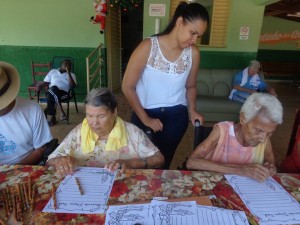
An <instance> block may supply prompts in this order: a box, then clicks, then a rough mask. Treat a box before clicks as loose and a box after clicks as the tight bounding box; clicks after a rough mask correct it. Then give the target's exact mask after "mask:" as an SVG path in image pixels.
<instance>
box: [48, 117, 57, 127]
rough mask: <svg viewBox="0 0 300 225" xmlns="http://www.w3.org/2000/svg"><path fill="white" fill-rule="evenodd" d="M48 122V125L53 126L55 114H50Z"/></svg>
mask: <svg viewBox="0 0 300 225" xmlns="http://www.w3.org/2000/svg"><path fill="white" fill-rule="evenodd" d="M48 124H49V126H50V127H52V126H54V125H55V124H56V118H55V116H52V117H51V119H50V120H48Z"/></svg>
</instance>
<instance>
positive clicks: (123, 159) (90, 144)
mask: <svg viewBox="0 0 300 225" xmlns="http://www.w3.org/2000/svg"><path fill="white" fill-rule="evenodd" d="M84 103H85V111H86V118H85V119H84V120H83V122H82V123H81V124H79V125H78V126H77V127H75V128H74V129H73V130H72V131H71V132H70V134H69V135H68V136H67V137H66V138H65V139H64V140H63V142H62V143H61V144H60V145H59V146H58V148H57V149H56V150H55V151H54V152H53V153H52V154H51V155H50V156H49V158H48V161H47V164H46V165H47V166H55V169H56V171H57V173H58V174H59V175H61V176H65V175H67V174H72V173H73V172H74V170H75V167H76V166H90V167H105V168H107V169H109V170H111V171H115V170H117V169H121V171H124V170H125V169H126V168H132V169H138V168H140V169H141V168H157V167H161V166H162V165H163V164H164V157H163V155H162V154H161V152H160V151H159V150H158V148H157V147H155V146H154V144H153V143H152V142H151V141H150V139H149V138H148V137H147V136H146V134H145V133H144V132H143V131H142V130H141V129H139V128H138V127H136V126H135V125H133V124H131V123H127V122H125V121H123V120H122V119H121V118H120V117H118V116H117V101H116V98H115V96H114V95H113V93H112V92H111V91H110V90H109V89H108V88H98V89H93V90H92V91H91V92H90V93H89V94H88V95H87V96H86V99H85V101H84Z"/></svg>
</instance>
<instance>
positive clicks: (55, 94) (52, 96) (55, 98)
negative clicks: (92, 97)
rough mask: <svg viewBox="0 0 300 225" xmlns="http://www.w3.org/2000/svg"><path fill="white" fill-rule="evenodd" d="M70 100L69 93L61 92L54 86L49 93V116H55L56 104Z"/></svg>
mask: <svg viewBox="0 0 300 225" xmlns="http://www.w3.org/2000/svg"><path fill="white" fill-rule="evenodd" d="M67 98H69V95H68V92H66V91H63V90H60V89H59V88H58V87H57V86H52V87H50V88H49V89H48V92H47V115H52V116H55V114H56V107H55V106H56V104H57V103H58V104H60V103H61V102H62V101H63V100H65V99H67Z"/></svg>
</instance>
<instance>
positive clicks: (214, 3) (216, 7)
mask: <svg viewBox="0 0 300 225" xmlns="http://www.w3.org/2000/svg"><path fill="white" fill-rule="evenodd" d="M180 2H182V0H172V1H171V9H170V13H171V14H170V16H171V17H170V18H172V16H173V14H174V12H175V10H176V7H177V5H178V4H179V3H180ZM186 2H191V0H190V1H187V0H186ZM192 2H198V3H200V4H201V5H203V6H204V7H205V8H206V9H207V11H208V13H209V15H210V18H209V19H210V23H209V27H208V29H207V31H206V32H205V34H204V36H203V37H202V38H201V39H200V40H199V42H198V43H197V45H203V46H211V47H225V45H226V36H227V27H228V17H229V9H230V0H192Z"/></svg>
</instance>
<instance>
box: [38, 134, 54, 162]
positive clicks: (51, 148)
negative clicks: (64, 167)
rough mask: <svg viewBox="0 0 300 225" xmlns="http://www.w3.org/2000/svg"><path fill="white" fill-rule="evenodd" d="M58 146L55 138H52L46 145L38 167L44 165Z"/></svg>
mask: <svg viewBox="0 0 300 225" xmlns="http://www.w3.org/2000/svg"><path fill="white" fill-rule="evenodd" d="M58 145H59V144H58V139H57V138H53V139H52V140H51V141H49V142H48V143H47V144H46V149H45V151H44V153H43V159H42V162H40V163H39V165H43V166H44V165H46V162H47V160H48V157H49V155H50V154H51V153H52V152H53V151H54V150H55V149H56V148H57V147H58Z"/></svg>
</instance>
